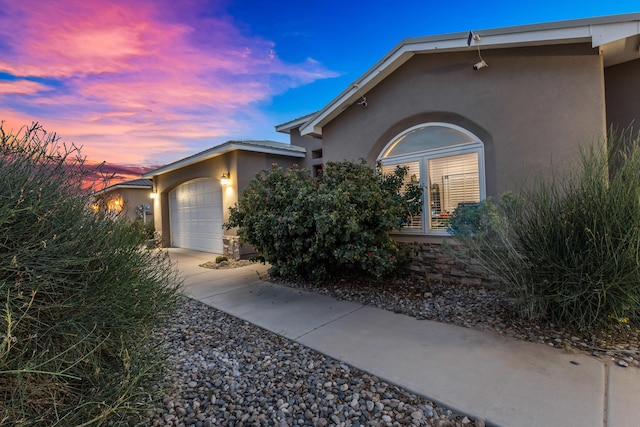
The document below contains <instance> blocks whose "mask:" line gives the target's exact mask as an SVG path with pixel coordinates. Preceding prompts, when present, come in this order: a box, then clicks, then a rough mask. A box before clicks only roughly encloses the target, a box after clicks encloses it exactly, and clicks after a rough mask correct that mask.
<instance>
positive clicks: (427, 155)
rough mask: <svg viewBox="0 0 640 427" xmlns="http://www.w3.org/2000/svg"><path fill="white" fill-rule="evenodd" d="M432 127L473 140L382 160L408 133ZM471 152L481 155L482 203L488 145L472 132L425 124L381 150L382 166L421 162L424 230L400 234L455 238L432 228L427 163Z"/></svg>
mask: <svg viewBox="0 0 640 427" xmlns="http://www.w3.org/2000/svg"><path fill="white" fill-rule="evenodd" d="M432 126H440V127H447V128H450V129H455V130H457V131H459V132H462V133H464V134H465V135H467V136H469V137H470V138H471V139H472V140H473V141H471V142H468V143H465V144H456V145H450V146H447V147H440V148H434V149H430V150H422V151H415V152H412V153H406V154H401V155H397V156H388V157H382V155H383V154H384V153H385V152H386V151H388V150H389V147H391V146H392V145H393V144H395V143H396V142H397V140H398V139H399V138H401V137H403V136H404V135H406V134H407V133H409V132H412V131H414V130H418V129H424V128H427V127H432ZM468 153H477V155H478V175H479V176H478V186H479V190H480V200H484V199H486V198H487V188H486V185H487V184H486V183H487V181H486V177H485V167H484V144H483V143H482V140H480V138H478V137H477V136H476V135H475V134H474V133H472V132H470V131H469V130H467V129H465V128H463V127H460V126H457V125H454V124H451V123H444V122H428V123H422V124H418V125H415V126H412V127H410V128H408V129H406V130H404V131H402V132H400V133H399V134H397V135H396V136H395V137H393V138H392V139H391V141H390V142H389V143H388V144H387V145H385V147H384V148H383V149H382V150H381V151H380V155H379V156H378V158H377V161H379V162H380V163H381V164H382V165H396V164H403V163H407V162H415V161H418V162H420V186H421V187H422V189H423V190H426V191H425V192H424V197H423V206H422V214H421V215H422V229H421V230H417V229H415V228H414V229H406V228H402V229H401V230H400V231H399V233H400V234H409V235H428V236H450V235H451V234H450V233H449V232H448V231H447V230H432V229H431V215H427V214H426V212H428V211H430V206H429V205H430V202H431V201H430V200H429V194H428V188H426V187H425V184H426V182H428V176H429V174H428V172H429V171H428V167H427V163H428V161H429V160H431V159H438V158H442V157H452V156H457V155H460V154H468Z"/></svg>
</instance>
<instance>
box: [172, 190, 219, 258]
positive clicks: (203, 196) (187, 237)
mask: <svg viewBox="0 0 640 427" xmlns="http://www.w3.org/2000/svg"><path fill="white" fill-rule="evenodd" d="M169 215H170V221H171V246H173V247H175V248H185V249H194V250H197V251H205V252H213V253H218V254H221V253H222V236H223V231H222V224H223V215H222V189H221V187H220V183H219V182H218V181H217V180H214V179H206V178H202V179H195V180H193V181H189V182H185V183H184V184H181V185H179V186H178V187H176V188H175V189H174V190H173V191H172V192H171V193H169Z"/></svg>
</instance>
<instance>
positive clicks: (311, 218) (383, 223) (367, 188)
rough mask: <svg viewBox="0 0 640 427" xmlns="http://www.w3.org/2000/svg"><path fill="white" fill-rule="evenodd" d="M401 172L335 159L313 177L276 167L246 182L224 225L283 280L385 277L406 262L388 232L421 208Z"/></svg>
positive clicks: (417, 193)
mask: <svg viewBox="0 0 640 427" xmlns="http://www.w3.org/2000/svg"><path fill="white" fill-rule="evenodd" d="M406 174H407V171H406V169H403V168H398V169H397V170H396V171H395V173H393V174H391V175H386V176H385V175H382V174H381V173H380V172H379V170H377V169H372V168H370V167H368V166H367V165H366V164H365V163H364V161H362V162H361V163H360V164H357V163H353V162H333V163H328V164H327V165H326V167H325V169H324V172H323V173H322V174H321V175H320V176H319V177H317V178H315V179H312V178H310V176H309V172H308V171H306V170H301V169H298V168H297V167H293V168H290V169H286V170H285V169H281V168H279V167H278V166H277V165H273V166H272V167H271V169H269V170H265V171H263V172H261V173H260V174H258V175H256V177H255V179H253V180H252V181H251V182H250V183H249V185H248V187H247V188H246V190H245V191H244V192H243V193H242V195H241V196H240V198H239V201H238V204H237V206H235V207H233V208H231V212H230V217H229V222H228V223H227V224H226V227H227V228H231V227H239V230H238V234H239V235H240V237H241V238H242V239H243V240H244V241H245V242H248V243H249V244H251V245H252V246H253V247H254V248H255V249H256V250H258V251H259V252H260V254H261V255H262V256H263V257H264V258H265V260H266V261H268V262H269V263H271V264H272V267H273V270H272V271H273V273H275V274H280V275H282V276H285V277H301V278H304V279H311V280H325V279H327V278H329V277H332V276H335V275H337V274H342V273H352V272H355V273H369V274H371V275H373V276H376V277H381V276H384V275H388V274H391V273H393V272H395V271H397V269H398V267H399V266H401V265H402V263H403V262H404V261H405V259H406V255H405V253H404V252H403V250H402V249H401V248H400V247H399V245H397V244H396V243H395V242H394V241H393V240H391V239H390V238H389V232H390V231H392V230H394V229H398V228H400V227H402V226H403V225H405V224H406V223H407V220H408V218H409V217H410V216H411V215H412V214H416V213H417V212H419V211H420V207H421V196H422V189H421V188H420V187H418V186H415V185H410V184H409V185H405V177H406Z"/></svg>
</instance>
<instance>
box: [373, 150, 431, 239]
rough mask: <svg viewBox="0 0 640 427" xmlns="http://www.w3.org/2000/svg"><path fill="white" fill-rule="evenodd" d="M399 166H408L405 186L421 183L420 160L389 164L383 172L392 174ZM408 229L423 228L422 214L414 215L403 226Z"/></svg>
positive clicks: (383, 168) (383, 167)
mask: <svg viewBox="0 0 640 427" xmlns="http://www.w3.org/2000/svg"><path fill="white" fill-rule="evenodd" d="M398 166H403V167H406V168H407V175H406V176H405V177H404V187H405V188H406V186H407V185H409V184H413V185H419V184H420V162H419V161H415V162H405V163H401V164H389V165H383V166H382V173H383V174H385V175H391V174H392V173H393V172H394V171H395V170H396V168H397V167H398ZM403 228H404V229H407V230H418V231H420V230H422V215H414V216H412V217H411V218H410V220H409V223H408V224H407V225H405V226H404V227H403Z"/></svg>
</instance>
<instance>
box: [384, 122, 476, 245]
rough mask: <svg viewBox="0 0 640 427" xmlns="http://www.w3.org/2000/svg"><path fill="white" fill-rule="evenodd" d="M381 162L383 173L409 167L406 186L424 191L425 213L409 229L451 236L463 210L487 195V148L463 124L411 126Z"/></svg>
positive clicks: (390, 147) (401, 134)
mask: <svg viewBox="0 0 640 427" xmlns="http://www.w3.org/2000/svg"><path fill="white" fill-rule="evenodd" d="M379 160H380V161H381V163H382V165H383V166H382V171H383V173H392V172H393V170H394V169H395V168H396V166H398V165H402V166H406V167H408V168H409V173H408V174H407V178H406V180H407V181H406V184H408V183H409V182H411V181H412V180H415V181H414V183H416V182H418V183H420V184H421V185H422V186H423V188H424V205H423V209H422V215H420V216H418V217H415V218H412V219H411V224H410V225H409V226H408V227H405V228H403V230H404V231H408V232H413V233H416V232H427V233H433V234H446V232H447V230H448V228H449V221H450V218H451V215H452V214H453V213H454V211H455V209H456V208H457V207H458V206H463V205H466V204H472V203H473V204H475V203H478V202H479V201H480V200H481V199H482V198H483V197H484V191H485V190H484V185H485V184H484V146H483V144H482V141H480V140H479V139H478V138H477V137H476V136H475V135H473V134H472V133H470V132H469V131H467V130H465V129H463V128H461V127H459V126H456V125H452V124H449V123H439V122H438V123H435V122H434V123H425V124H421V125H417V126H414V127H412V128H409V129H407V130H405V131H404V132H401V133H400V134H398V135H397V136H396V137H395V138H394V139H392V140H391V141H390V142H389V144H387V146H386V147H385V148H384V149H383V150H382V151H381V154H380V157H379ZM420 171H422V172H423V176H422V179H421V177H420Z"/></svg>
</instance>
